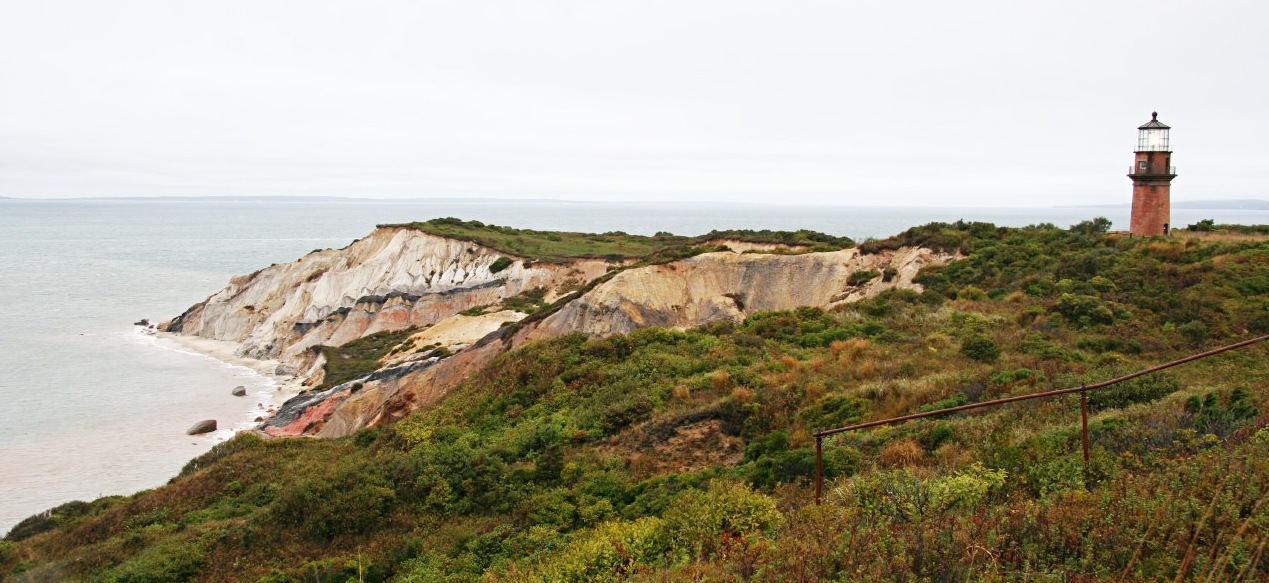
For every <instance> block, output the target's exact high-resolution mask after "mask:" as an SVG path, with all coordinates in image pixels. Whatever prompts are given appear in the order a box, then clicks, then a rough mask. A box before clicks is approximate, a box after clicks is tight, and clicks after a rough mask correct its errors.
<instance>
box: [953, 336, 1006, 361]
mask: <svg viewBox="0 0 1269 583" xmlns="http://www.w3.org/2000/svg"><path fill="white" fill-rule="evenodd" d="M961 354H963V355H965V356H966V357H967V358H969V359H971V360H976V361H978V362H995V361H996V359H998V358H1000V347H998V346H996V342H995V341H993V340H992V339H991V338H988V337H987V336H984V335H981V334H975V335H973V336H970V337H969V338H966V339H965V340H964V341H963V342H961Z"/></svg>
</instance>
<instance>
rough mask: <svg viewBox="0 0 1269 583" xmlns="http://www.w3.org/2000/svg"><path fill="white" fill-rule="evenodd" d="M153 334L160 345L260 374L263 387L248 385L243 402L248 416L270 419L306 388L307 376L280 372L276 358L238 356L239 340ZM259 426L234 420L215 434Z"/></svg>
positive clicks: (250, 417) (163, 333) (222, 426)
mask: <svg viewBox="0 0 1269 583" xmlns="http://www.w3.org/2000/svg"><path fill="white" fill-rule="evenodd" d="M154 335H155V336H156V337H157V341H158V343H159V344H161V345H162V344H167V345H169V347H175V349H178V350H184V351H188V352H194V353H197V354H200V355H202V356H206V357H208V358H212V359H215V360H218V361H220V362H223V363H225V364H228V365H231V366H240V367H243V368H247V369H250V370H251V371H253V372H255V373H256V374H257V375H259V376H260V377H261V381H262V382H261V383H260V385H259V388H260V389H262V390H256V391H254V392H251V391H250V389H251V388H252V387H248V394H247V398H246V399H245V400H244V405H247V407H244V414H245V418H246V419H254V418H255V417H257V416H258V417H263V418H264V419H268V418H269V417H271V416H272V415H273V414H274V413H275V412H276V411H277V410H278V408H280V407H281V406H282V404H283V403H285V402H286V400H287V399H290V398H291V397H294V396H295V395H297V394H299V393H300V391H302V390H303V389H304V388H305V387H304V386H303V385H302V384H301V383H302V382H303V380H304V379H302V378H300V377H297V376H295V375H280V374H277V369H278V365H279V364H281V363H280V362H278V361H277V360H273V359H270V360H259V359H255V358H246V357H242V356H238V355H237V354H235V352H236V351H237V349H238V346H239V345H238V343H236V342H229V341H225V340H213V339H210V338H202V337H199V336H185V335H181V334H172V333H169V332H154ZM253 384H254V383H253ZM225 421H231V420H225ZM256 425H258V422H255V421H249V422H235V423H233V424H232V425H229V426H226V425H224V424H222V425H221V427H220V429H219V430H217V432H216V433H217V434H218V435H217V436H218V437H225V438H227V437H230V436H232V433H230V434H229V435H224V434H223V433H222V432H224V431H226V430H229V431H231V432H233V433H236V432H238V431H241V430H244V429H251V428H254V427H255V426H256Z"/></svg>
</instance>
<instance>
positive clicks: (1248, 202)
mask: <svg viewBox="0 0 1269 583" xmlns="http://www.w3.org/2000/svg"><path fill="white" fill-rule="evenodd" d="M0 200H15V201H48V202H53V201H63V202H64V201H103V202H109V201H120V202H138V201H155V202H293V203H304V202H331V203H358V202H379V203H384V202H387V203H392V202H396V203H426V202H434V203H479V202H483V203H490V202H512V203H539V204H542V203H547V204H601V205H602V204H638V203H650V204H667V205H745V206H840V207H878V208H912V207H927V208H928V207H929V205H921V204H910V205H904V204H894V205H876V204H843V203H831V202H805V203H799V202H784V203H770V202H752V201H744V202H729V201H717V200H577V199H561V198H500V197H434V198H433V197H409V198H405V197H402V198H380V197H358V196H322V195H224V196H180V195H163V196H76V197H49V198H43V197H18V196H0ZM1130 206H1131V204H1130V203H1127V202H1124V203H1112V204H1066V205H1049V206H1018V207H1012V206H1009V207H1007V206H1001V205H987V206H984V205H965V206H948V207H946V208H1057V209H1064V208H1069V209H1076V208H1105V209H1116V208H1128V207H1130ZM1172 208H1176V209H1189V210H1202V209H1211V210H1269V199H1259V198H1242V199H1211V200H1178V201H1173V202H1172Z"/></svg>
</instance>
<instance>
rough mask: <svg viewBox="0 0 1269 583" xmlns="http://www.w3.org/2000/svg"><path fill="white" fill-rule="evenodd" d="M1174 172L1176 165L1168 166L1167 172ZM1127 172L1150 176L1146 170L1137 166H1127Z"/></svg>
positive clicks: (1133, 174)
mask: <svg viewBox="0 0 1269 583" xmlns="http://www.w3.org/2000/svg"><path fill="white" fill-rule="evenodd" d="M1176 173H1177V172H1176V166H1168V174H1173V175H1175V174H1176ZM1128 174H1129V175H1131V176H1151V174H1150V172H1149V171H1148V170H1142V169H1141V168H1139V167H1137V166H1129V167H1128Z"/></svg>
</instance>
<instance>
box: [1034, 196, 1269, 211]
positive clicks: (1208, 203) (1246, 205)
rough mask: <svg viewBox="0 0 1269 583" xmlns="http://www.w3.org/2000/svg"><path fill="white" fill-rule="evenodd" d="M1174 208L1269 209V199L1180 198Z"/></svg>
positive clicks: (1119, 205)
mask: <svg viewBox="0 0 1269 583" xmlns="http://www.w3.org/2000/svg"><path fill="white" fill-rule="evenodd" d="M1130 206H1132V204H1131V203H1126V202H1125V203H1117V204H1064V205H1058V206H1055V207H1053V208H1059V209H1074V208H1128V207H1130ZM1172 208H1174V209H1210V210H1246V211H1269V200H1263V199H1257V198H1245V199H1231V200H1178V201H1174V202H1173V203H1172Z"/></svg>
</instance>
